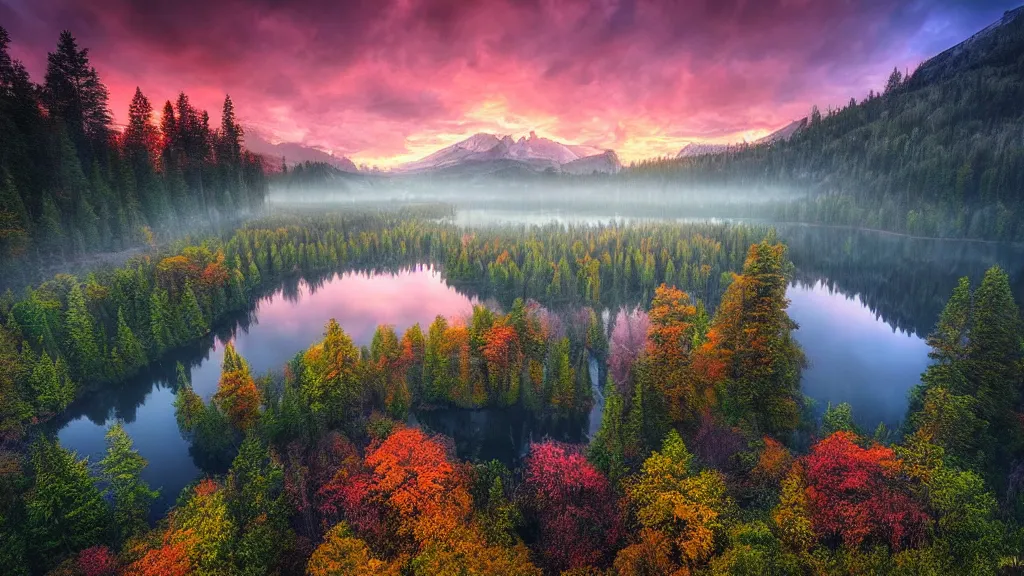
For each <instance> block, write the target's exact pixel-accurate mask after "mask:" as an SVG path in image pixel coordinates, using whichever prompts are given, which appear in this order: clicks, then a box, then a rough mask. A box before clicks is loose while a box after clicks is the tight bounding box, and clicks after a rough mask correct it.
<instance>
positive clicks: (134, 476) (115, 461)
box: [100, 422, 158, 542]
mask: <svg viewBox="0 0 1024 576" xmlns="http://www.w3.org/2000/svg"><path fill="white" fill-rule="evenodd" d="M145 467H146V460H145V459H144V458H143V457H142V456H140V455H139V453H138V451H137V450H135V448H134V447H133V445H132V439H131V438H130V437H129V436H128V434H127V433H126V432H125V431H124V427H123V426H122V425H121V423H120V422H117V423H116V424H114V425H113V426H111V427H110V430H109V431H108V432H107V455H106V457H105V458H104V459H103V460H101V461H100V469H101V470H102V476H103V480H104V481H105V482H106V483H107V487H106V493H107V495H108V496H109V497H110V499H111V501H112V502H113V503H114V515H113V520H114V524H113V525H114V528H115V529H116V530H117V541H118V542H124V541H126V540H127V539H128V538H130V537H131V536H134V535H136V534H139V533H141V532H143V531H145V530H146V529H148V527H149V524H148V521H147V518H148V516H149V507H150V505H151V504H152V503H153V500H154V499H155V498H156V497H157V496H158V493H157V492H155V491H153V490H151V489H150V488H149V485H148V484H147V483H146V482H145V481H144V480H143V479H142V470H143V469H144V468H145Z"/></svg>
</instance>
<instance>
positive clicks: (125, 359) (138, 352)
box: [115, 308, 146, 376]
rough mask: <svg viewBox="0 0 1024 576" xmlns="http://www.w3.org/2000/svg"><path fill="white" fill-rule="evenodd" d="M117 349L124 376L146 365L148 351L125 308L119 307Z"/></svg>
mask: <svg viewBox="0 0 1024 576" xmlns="http://www.w3.org/2000/svg"><path fill="white" fill-rule="evenodd" d="M115 350H116V351H117V355H118V358H119V359H120V361H121V364H122V366H123V367H124V371H123V373H122V375H123V376H128V375H131V374H134V373H135V372H137V371H138V370H139V368H142V367H143V366H145V365H146V351H145V350H144V349H143V348H142V344H141V343H139V340H138V338H136V337H135V334H134V333H133V332H132V329H131V328H130V327H129V326H128V323H127V322H126V321H125V318H124V310H123V309H121V308H118V309H117V348H115Z"/></svg>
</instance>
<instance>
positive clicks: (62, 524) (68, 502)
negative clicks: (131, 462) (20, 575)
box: [25, 436, 109, 569]
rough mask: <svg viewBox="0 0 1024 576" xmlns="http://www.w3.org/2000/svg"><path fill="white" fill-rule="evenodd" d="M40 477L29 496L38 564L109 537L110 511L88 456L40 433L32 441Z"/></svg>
mask: <svg viewBox="0 0 1024 576" xmlns="http://www.w3.org/2000/svg"><path fill="white" fill-rule="evenodd" d="M30 453H31V463H32V470H33V472H34V477H35V482H34V484H33V485H32V488H31V490H29V492H28V494H26V496H25V507H26V511H27V514H28V534H29V535H30V539H29V544H30V546H31V549H32V552H33V557H34V558H35V561H36V564H37V566H40V567H42V568H44V569H45V568H50V567H52V566H53V565H54V564H55V563H56V561H57V560H59V559H60V558H62V557H64V556H66V555H68V554H72V553H76V552H78V551H80V550H84V549H85V548H88V547H89V546H93V545H96V544H100V543H102V542H103V541H104V534H106V532H107V526H108V525H109V510H108V508H107V505H106V504H105V503H104V502H103V496H101V495H100V492H99V490H98V489H97V488H96V486H95V484H93V479H92V477H91V476H90V475H89V469H88V465H87V462H86V461H85V460H78V459H77V458H75V455H74V454H73V453H72V452H69V451H68V450H65V449H64V448H62V447H61V446H60V444H58V443H57V442H56V441H53V440H50V439H48V438H46V437H45V436H40V437H39V438H38V439H36V441H35V442H34V443H33V444H32V448H31V451H30Z"/></svg>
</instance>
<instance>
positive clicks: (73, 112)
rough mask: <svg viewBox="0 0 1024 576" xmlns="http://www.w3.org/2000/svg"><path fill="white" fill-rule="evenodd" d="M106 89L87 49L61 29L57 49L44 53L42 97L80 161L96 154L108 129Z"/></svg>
mask: <svg viewBox="0 0 1024 576" xmlns="http://www.w3.org/2000/svg"><path fill="white" fill-rule="evenodd" d="M107 99H108V95H107V88H106V86H104V85H103V83H102V82H100V79H99V75H97V74H96V69H95V68H93V67H92V66H91V65H90V64H89V50H88V49H85V48H83V49H79V48H78V43H77V42H76V40H75V37H74V36H72V35H71V32H68V31H67V30H65V31H63V32H61V34H60V40H59V41H58V43H57V50H56V51H55V52H51V53H50V54H49V55H48V56H47V66H46V80H45V83H44V85H43V90H42V100H43V104H44V105H45V106H46V109H47V110H48V111H49V113H50V115H51V116H52V117H54V118H59V119H60V120H61V121H62V122H63V123H64V125H65V126H66V127H67V129H68V131H69V133H70V136H71V139H72V141H73V142H74V143H75V147H76V148H77V149H78V154H79V158H80V160H81V162H82V164H85V165H89V164H91V163H92V160H93V158H95V157H96V152H97V148H98V147H100V146H102V145H103V142H104V141H105V140H106V138H107V135H108V133H109V130H110V122H111V116H110V110H109V109H108V107H107Z"/></svg>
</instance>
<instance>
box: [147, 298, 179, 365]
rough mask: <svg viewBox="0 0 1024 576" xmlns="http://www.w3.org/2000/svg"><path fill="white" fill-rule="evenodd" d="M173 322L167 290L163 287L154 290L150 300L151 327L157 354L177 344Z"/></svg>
mask: <svg viewBox="0 0 1024 576" xmlns="http://www.w3.org/2000/svg"><path fill="white" fill-rule="evenodd" d="M172 322H173V315H172V313H171V301H170V297H169V296H168V295H167V291H166V290H164V289H162V288H157V289H156V290H153V294H152V296H150V302H149V329H150V331H151V333H152V337H153V348H154V350H155V352H156V353H157V354H162V353H164V352H166V351H167V350H168V349H169V348H172V347H173V346H175V345H176V344H177V340H176V339H175V335H174V333H173V332H172V330H171V328H172Z"/></svg>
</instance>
